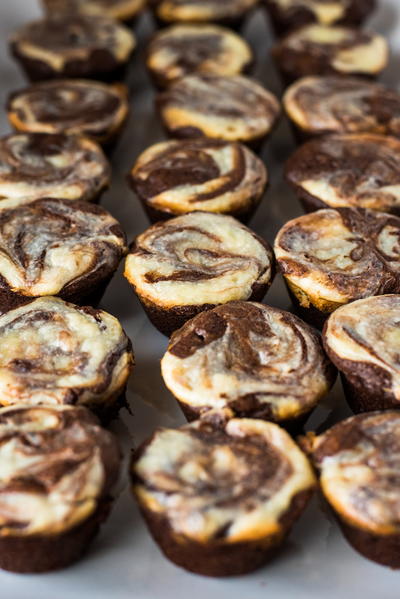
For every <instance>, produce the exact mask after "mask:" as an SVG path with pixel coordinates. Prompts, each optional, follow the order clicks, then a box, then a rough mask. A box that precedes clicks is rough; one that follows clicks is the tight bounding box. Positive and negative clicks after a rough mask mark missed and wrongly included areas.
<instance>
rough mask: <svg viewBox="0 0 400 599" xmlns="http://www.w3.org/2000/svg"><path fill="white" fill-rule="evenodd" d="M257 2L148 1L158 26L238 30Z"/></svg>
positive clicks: (241, 0)
mask: <svg viewBox="0 0 400 599" xmlns="http://www.w3.org/2000/svg"><path fill="white" fill-rule="evenodd" d="M257 4H258V0H229V1H228V2H227V1H226V0H222V1H221V0H149V5H150V7H151V8H152V9H153V12H154V16H155V17H156V20H157V21H158V22H159V23H160V24H166V25H167V24H170V23H220V24H221V25H228V26H230V27H235V28H239V27H240V26H242V25H243V24H244V23H245V20H246V17H247V16H248V15H249V14H250V12H251V11H252V10H253V9H254V8H255V7H256V6H257Z"/></svg>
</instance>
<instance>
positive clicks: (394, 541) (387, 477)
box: [304, 410, 400, 569]
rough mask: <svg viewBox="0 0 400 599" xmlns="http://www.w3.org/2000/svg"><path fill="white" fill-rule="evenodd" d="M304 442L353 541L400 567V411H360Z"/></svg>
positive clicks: (374, 558) (373, 557)
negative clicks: (365, 412) (363, 412)
mask: <svg viewBox="0 0 400 599" xmlns="http://www.w3.org/2000/svg"><path fill="white" fill-rule="evenodd" d="M304 445H305V446H306V448H307V449H308V451H309V453H310V454H311V457H312V460H313V462H314V464H315V467H316V469H317V471H318V472H319V475H320V484H321V488H322V492H323V494H324V496H325V499H326V500H327V501H328V503H329V505H330V506H331V508H332V510H333V513H334V515H335V517H336V519H337V521H338V523H339V525H340V527H341V529H342V532H343V534H344V536H345V537H346V539H347V540H348V542H349V543H350V544H351V545H352V546H353V547H354V549H355V550H356V551H358V552H359V553H361V555H363V556H364V557H366V558H368V559H370V560H372V561H374V562H377V563H378V564H382V565H384V566H389V567H390V568H397V569H398V568H400V525H399V504H400V478H399V458H400V413H399V412H398V411H394V410H393V411H389V412H371V413H369V414H359V415H358V416H353V417H352V418H348V419H347V420H344V421H343V422H340V423H339V424H336V425H335V426H333V427H332V428H331V429H329V430H328V431H327V432H325V433H324V434H323V435H320V436H315V435H311V434H310V435H309V436H308V439H305V440H304Z"/></svg>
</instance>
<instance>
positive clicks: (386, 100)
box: [283, 76, 400, 139]
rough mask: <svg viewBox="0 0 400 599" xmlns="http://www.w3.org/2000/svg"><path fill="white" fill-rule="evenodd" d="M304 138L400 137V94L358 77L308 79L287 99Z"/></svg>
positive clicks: (292, 88) (291, 89)
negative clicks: (341, 135) (346, 135)
mask: <svg viewBox="0 0 400 599" xmlns="http://www.w3.org/2000/svg"><path fill="white" fill-rule="evenodd" d="M283 105H284V108H285V111H286V114H287V116H288V117H289V119H290V120H291V122H292V123H293V125H294V127H295V129H296V131H297V133H298V135H299V137H300V138H302V139H304V138H306V139H307V138H309V137H311V136H315V135H322V134H326V133H378V134H382V135H394V136H395V137H400V94H398V93H397V92H396V91H395V90H392V89H389V88H387V87H385V86H383V85H380V84H378V83H375V82H372V81H366V80H365V79H358V78H356V77H333V76H331V77H304V78H303V79H300V80H299V81H296V83H294V84H293V85H291V86H290V87H289V89H288V90H287V91H286V93H285V95H284V98H283Z"/></svg>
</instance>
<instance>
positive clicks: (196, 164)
mask: <svg viewBox="0 0 400 599" xmlns="http://www.w3.org/2000/svg"><path fill="white" fill-rule="evenodd" d="M131 183H132V186H133V188H134V190H135V191H136V193H137V194H138V196H139V197H140V198H141V199H142V200H144V201H145V202H147V203H148V204H149V205H150V206H152V207H153V208H156V209H158V210H163V211H169V212H171V214H183V213H185V212H192V211H194V210H207V211H209V212H231V213H235V212H241V211H244V210H248V209H250V208H251V207H252V206H255V205H256V204H257V203H258V201H259V200H260V199H261V196H262V194H263V192H264V190H265V187H266V184H267V172H266V169H265V167H264V164H263V163H262V161H261V160H260V159H259V158H258V157H257V156H256V155H255V154H253V152H251V150H249V149H248V148H246V147H245V146H243V145H241V144H238V143H229V142H224V141H220V140H212V139H195V140H182V141H169V142H162V143H159V144H156V145H154V146H152V147H150V148H149V149H148V150H146V151H145V152H143V154H142V155H141V156H139V158H138V160H137V162H136V164H135V166H134V167H133V169H132V171H131Z"/></svg>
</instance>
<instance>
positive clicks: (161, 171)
mask: <svg viewBox="0 0 400 599" xmlns="http://www.w3.org/2000/svg"><path fill="white" fill-rule="evenodd" d="M129 180H130V183H131V185H132V187H133V189H134V191H135V192H136V194H137V196H138V197H139V199H140V200H141V202H142V203H143V206H144V207H145V209H146V211H147V213H148V215H149V218H150V220H151V221H153V222H155V221H158V220H165V219H167V218H170V217H172V216H178V215H180V214H184V213H186V212H193V211H196V210H204V211H206V212H219V213H222V214H230V215H232V216H236V217H237V218H239V219H240V220H241V221H243V222H247V221H248V220H249V219H250V217H251V216H252V215H253V213H254V211H255V210H256V208H257V206H258V204H259V203H260V201H261V198H262V195H263V193H264V191H265V188H266V186H267V180H268V174H267V170H266V168H265V166H264V164H263V162H262V161H261V160H260V159H259V158H258V157H257V156H256V155H255V154H254V153H253V152H252V151H251V150H250V149H249V148H247V147H246V146H244V145H242V144H239V143H236V142H227V141H222V140H218V139H209V138H200V139H194V140H181V141H167V142H161V143H158V144H155V145H154V146H151V147H150V148H148V149H147V150H146V151H145V152H143V154H141V155H140V156H139V158H138V159H137V161H136V163H135V165H134V167H133V168H132V170H131V172H130V175H129ZM0 189H1V188H0Z"/></svg>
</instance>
